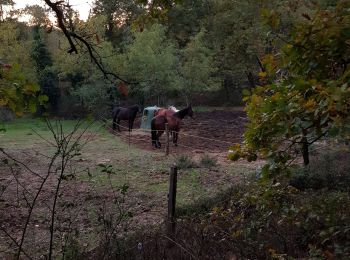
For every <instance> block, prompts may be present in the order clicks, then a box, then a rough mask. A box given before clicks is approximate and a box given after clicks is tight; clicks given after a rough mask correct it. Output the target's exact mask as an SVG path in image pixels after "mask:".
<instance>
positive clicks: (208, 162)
mask: <svg viewBox="0 0 350 260" xmlns="http://www.w3.org/2000/svg"><path fill="white" fill-rule="evenodd" d="M217 162H218V160H217V159H216V158H215V157H212V156H210V155H209V154H204V155H203V156H202V158H201V160H200V164H201V165H202V166H203V167H205V168H212V167H215V166H216V165H217Z"/></svg>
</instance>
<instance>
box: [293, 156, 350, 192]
mask: <svg viewBox="0 0 350 260" xmlns="http://www.w3.org/2000/svg"><path fill="white" fill-rule="evenodd" d="M290 184H291V185H292V186H293V187H295V188H297V189H299V190H305V189H315V190H317V189H323V188H327V189H329V190H340V191H349V187H350V154H349V153H348V152H334V153H328V154H324V155H321V156H319V157H317V158H315V160H314V163H312V164H310V165H309V166H308V167H306V168H298V169H296V170H295V172H294V174H293V176H292V178H291V180H290Z"/></svg>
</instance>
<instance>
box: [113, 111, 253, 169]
mask: <svg viewBox="0 0 350 260" xmlns="http://www.w3.org/2000/svg"><path fill="white" fill-rule="evenodd" d="M140 122H141V121H140V118H138V119H137V120H136V121H135V125H134V131H133V132H132V133H131V134H130V135H129V133H128V131H125V130H126V129H125V128H123V129H122V131H121V132H116V131H113V130H111V129H110V132H111V133H114V134H115V135H117V136H119V137H120V138H121V139H122V140H123V141H124V142H126V143H130V145H133V146H136V147H138V148H141V149H144V150H150V151H155V149H154V148H153V147H152V145H151V134H150V132H149V131H143V130H142V129H139V128H140ZM246 122H247V118H246V114H245V112H243V111H223V110H214V111H211V112H199V113H196V114H195V119H191V118H185V119H184V120H183V121H182V125H181V130H180V133H179V140H178V146H177V147H176V146H174V145H173V144H171V145H170V154H174V155H177V154H184V153H187V154H192V156H194V157H196V155H198V154H203V153H210V154H215V155H217V156H218V157H219V158H220V161H221V162H224V161H226V163H227V160H226V159H224V158H226V155H227V151H228V148H229V147H230V146H231V145H232V144H235V143H240V142H241V141H242V140H243V132H244V127H245V124H246ZM121 125H122V126H125V127H126V122H125V121H124V122H121ZM160 142H161V143H162V148H161V149H160V150H159V151H160V152H164V147H165V143H166V139H165V134H163V135H162V137H161V138H160Z"/></svg>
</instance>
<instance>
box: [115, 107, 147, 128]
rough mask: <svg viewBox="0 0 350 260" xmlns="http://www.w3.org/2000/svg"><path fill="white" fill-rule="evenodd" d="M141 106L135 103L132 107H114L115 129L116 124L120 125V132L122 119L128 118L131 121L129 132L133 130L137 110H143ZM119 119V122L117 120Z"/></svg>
mask: <svg viewBox="0 0 350 260" xmlns="http://www.w3.org/2000/svg"><path fill="white" fill-rule="evenodd" d="M141 110H142V109H141V107H140V106H138V105H133V106H130V107H115V108H113V111H112V115H113V130H115V128H116V126H117V127H118V131H119V132H120V128H119V123H120V120H128V121H129V132H130V131H131V130H132V126H133V124H134V121H135V117H136V115H137V112H139V111H140V112H141ZM116 121H117V122H116Z"/></svg>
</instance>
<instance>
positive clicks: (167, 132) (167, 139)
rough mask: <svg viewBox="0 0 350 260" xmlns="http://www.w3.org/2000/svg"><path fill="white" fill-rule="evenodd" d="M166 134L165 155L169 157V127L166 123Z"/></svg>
mask: <svg viewBox="0 0 350 260" xmlns="http://www.w3.org/2000/svg"><path fill="white" fill-rule="evenodd" d="M165 133H166V146H165V155H166V156H168V155H169V126H168V123H165Z"/></svg>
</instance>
